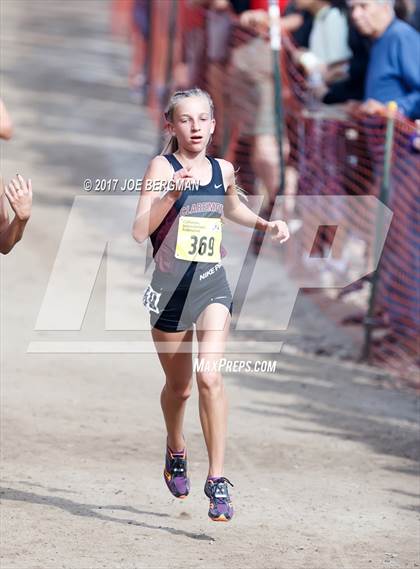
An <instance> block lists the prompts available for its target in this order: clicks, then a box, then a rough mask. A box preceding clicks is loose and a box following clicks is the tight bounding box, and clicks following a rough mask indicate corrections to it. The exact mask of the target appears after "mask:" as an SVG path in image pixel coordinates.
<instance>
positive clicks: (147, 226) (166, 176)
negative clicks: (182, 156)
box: [132, 156, 192, 243]
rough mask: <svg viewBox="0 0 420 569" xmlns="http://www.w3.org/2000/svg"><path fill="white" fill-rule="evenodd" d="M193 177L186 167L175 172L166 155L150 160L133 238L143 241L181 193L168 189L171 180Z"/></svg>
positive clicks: (142, 187)
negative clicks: (167, 185) (166, 186)
mask: <svg viewBox="0 0 420 569" xmlns="http://www.w3.org/2000/svg"><path fill="white" fill-rule="evenodd" d="M183 178H192V176H190V175H189V174H188V172H187V171H185V170H184V169H182V170H179V171H178V172H176V173H175V174H174V170H173V168H172V166H171V165H170V164H169V162H168V161H167V160H166V158H165V157H164V156H156V157H155V158H153V160H151V161H150V163H149V166H148V168H147V170H146V173H145V175H144V178H143V182H142V186H141V191H140V196H139V201H138V204H137V210H136V217H135V219H134V223H133V230H132V235H133V238H134V239H135V240H136V241H138V242H139V243H142V242H143V241H145V240H146V239H147V238H148V237H149V235H150V234H151V233H153V231H155V229H156V228H157V227H159V225H160V223H161V222H162V220H163V218H164V217H165V215H166V214H167V213H168V212H169V210H170V209H171V207H172V206H173V205H174V203H175V202H176V200H177V199H178V198H179V196H180V195H181V190H169V191H168V190H167V189H165V185H166V184H167V183H169V182H170V181H171V180H173V181H175V182H176V181H178V180H180V179H183Z"/></svg>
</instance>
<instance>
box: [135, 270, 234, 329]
mask: <svg viewBox="0 0 420 569" xmlns="http://www.w3.org/2000/svg"><path fill="white" fill-rule="evenodd" d="M198 265H200V263H198ZM203 269H205V270H203ZM216 302H217V303H220V304H223V305H224V306H226V307H227V309H228V310H229V312H230V314H232V293H231V291H230V287H229V283H228V281H227V278H226V273H225V269H224V267H223V266H222V265H221V264H220V263H217V264H215V265H214V264H213V265H211V266H210V268H209V265H208V264H206V265H205V267H203V268H200V267H198V268H197V269H196V271H195V275H194V277H193V278H191V273H190V275H189V276H188V275H187V277H186V278H183V279H182V280H181V281H180V282H179V284H177V285H174V284H173V279H172V278H171V277H170V276H169V275H168V274H165V273H162V272H160V271H159V270H158V269H155V271H154V273H153V277H152V281H151V283H150V285H149V286H148V287H147V289H146V290H145V292H144V294H143V304H144V306H145V307H146V308H147V309H148V310H149V313H150V324H151V326H152V327H154V328H157V329H159V330H163V331H165V332H181V331H184V330H188V328H191V327H192V325H193V324H194V323H195V322H196V321H197V319H198V317H199V316H200V314H201V313H202V312H203V310H204V309H205V308H206V307H207V306H208V305H209V304H212V303H216Z"/></svg>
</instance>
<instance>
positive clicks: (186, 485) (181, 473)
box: [163, 446, 190, 498]
mask: <svg viewBox="0 0 420 569" xmlns="http://www.w3.org/2000/svg"><path fill="white" fill-rule="evenodd" d="M163 477H164V478H165V482H166V485H167V487H168V488H169V491H170V493H171V494H172V495H173V496H175V498H186V497H187V496H188V494H189V492H190V479H189V478H188V477H187V449H186V448H184V450H183V451H182V452H174V451H173V450H171V449H170V448H169V447H168V446H166V457H165V469H164V471H163Z"/></svg>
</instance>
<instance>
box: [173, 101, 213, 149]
mask: <svg viewBox="0 0 420 569" xmlns="http://www.w3.org/2000/svg"><path fill="white" fill-rule="evenodd" d="M215 125H216V123H215V120H214V119H212V118H211V109H210V104H209V102H208V100H207V98H206V97H188V98H185V99H183V100H181V101H180V102H179V103H178V104H177V106H176V107H175V112H174V122H173V124H172V125H171V129H172V134H174V135H175V136H176V138H177V140H178V145H179V147H180V148H184V149H185V150H188V151H190V152H201V151H202V150H203V149H205V148H206V146H207V145H208V143H209V140H210V136H211V135H212V134H213V132H214V128H215Z"/></svg>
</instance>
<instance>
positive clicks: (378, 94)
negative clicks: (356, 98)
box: [348, 0, 420, 120]
mask: <svg viewBox="0 0 420 569" xmlns="http://www.w3.org/2000/svg"><path fill="white" fill-rule="evenodd" d="M348 4H349V7H350V10H351V16H352V19H353V21H354V23H355V25H356V27H357V29H358V30H359V31H360V33H362V34H363V35H365V36H367V37H369V38H370V39H371V40H372V48H371V52H370V59H369V65H368V69H367V75H366V84H365V94H364V99H365V103H364V104H363V105H362V107H361V109H362V110H363V111H364V112H366V113H368V114H375V113H378V112H379V113H381V112H383V111H384V110H385V106H386V103H388V102H389V101H395V102H396V103H397V105H398V109H399V111H400V112H401V113H402V114H404V115H406V116H407V117H408V118H410V119H413V120H414V119H417V118H420V65H419V61H420V34H419V33H418V32H417V31H416V30H415V29H414V28H413V27H411V26H410V25H409V24H407V23H405V22H402V21H401V20H398V19H397V18H396V17H395V12H394V3H393V0H378V1H377V2H366V0H349V2H348Z"/></svg>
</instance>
